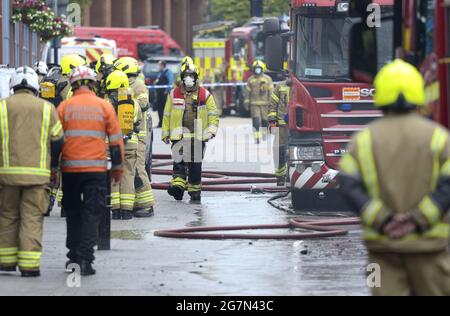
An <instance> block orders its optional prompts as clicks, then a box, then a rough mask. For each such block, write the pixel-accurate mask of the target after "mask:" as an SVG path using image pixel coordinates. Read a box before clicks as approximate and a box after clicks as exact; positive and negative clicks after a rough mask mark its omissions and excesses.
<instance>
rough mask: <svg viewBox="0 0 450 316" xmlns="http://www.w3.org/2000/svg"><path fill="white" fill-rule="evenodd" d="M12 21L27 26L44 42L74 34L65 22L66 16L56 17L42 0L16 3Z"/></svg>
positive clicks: (17, 1)
mask: <svg viewBox="0 0 450 316" xmlns="http://www.w3.org/2000/svg"><path fill="white" fill-rule="evenodd" d="M11 21H12V22H14V23H18V22H22V23H23V24H25V25H27V26H28V27H29V28H30V30H31V31H32V32H35V33H37V34H38V35H39V37H40V38H41V41H42V42H47V41H50V40H52V39H53V38H55V37H65V36H70V35H72V34H73V28H72V27H71V26H70V24H69V23H68V22H67V21H66V20H65V16H64V15H62V16H61V17H56V16H55V13H54V12H53V11H52V9H50V8H49V7H48V6H47V5H46V4H45V2H44V1H41V0H16V1H14V4H13V14H12V16H11Z"/></svg>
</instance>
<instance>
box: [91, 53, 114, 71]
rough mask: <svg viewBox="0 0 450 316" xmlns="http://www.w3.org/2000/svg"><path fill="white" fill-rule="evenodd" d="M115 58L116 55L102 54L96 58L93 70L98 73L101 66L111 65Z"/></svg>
mask: <svg viewBox="0 0 450 316" xmlns="http://www.w3.org/2000/svg"><path fill="white" fill-rule="evenodd" d="M115 60H116V57H114V55H112V54H108V53H106V54H103V55H101V56H100V58H99V59H98V60H97V64H96V65H95V71H96V72H97V73H98V72H100V71H101V69H102V67H104V66H108V65H109V66H112V65H114V61H115Z"/></svg>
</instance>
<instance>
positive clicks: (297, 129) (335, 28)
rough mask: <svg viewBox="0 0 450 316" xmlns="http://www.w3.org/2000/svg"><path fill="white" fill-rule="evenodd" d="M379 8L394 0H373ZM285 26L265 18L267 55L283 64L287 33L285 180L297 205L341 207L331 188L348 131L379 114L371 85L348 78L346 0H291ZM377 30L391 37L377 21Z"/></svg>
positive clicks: (385, 54)
mask: <svg viewBox="0 0 450 316" xmlns="http://www.w3.org/2000/svg"><path fill="white" fill-rule="evenodd" d="M376 3H377V4H379V5H380V9H381V11H382V12H387V11H389V10H392V4H393V0H384V1H383V0H381V1H376ZM291 7H292V9H291V32H290V33H287V34H286V35H283V32H282V31H281V30H280V29H279V27H278V26H277V25H278V24H277V22H276V21H273V22H267V23H265V25H264V31H265V33H266V35H268V37H267V40H266V46H270V48H271V49H270V50H267V51H266V61H267V63H268V67H269V69H271V70H272V71H274V72H277V73H281V72H282V64H283V61H282V58H281V56H282V55H283V48H282V47H283V42H284V41H283V38H286V36H289V37H291V45H290V47H291V48H290V50H291V51H290V57H289V79H290V80H289V81H290V82H291V83H292V85H291V94H290V101H289V107H288V127H289V143H288V148H289V153H288V166H289V181H288V186H289V187H290V189H291V194H292V202H293V206H294V208H295V209H302V210H321V211H323V210H325V211H326V210H336V209H337V208H341V209H343V208H345V203H344V201H343V199H341V197H340V195H339V192H338V190H337V183H336V176H337V174H338V171H337V167H338V162H339V159H340V158H341V157H342V155H343V154H344V153H345V152H346V146H347V144H348V143H349V141H350V138H351V135H352V134H353V133H354V132H356V131H359V130H361V129H362V128H363V127H364V126H365V125H366V124H367V123H369V122H371V121H372V120H374V119H376V118H378V117H380V116H382V114H381V112H379V111H377V110H376V109H375V108H374V105H373V95H374V89H373V88H372V86H371V85H370V84H368V83H362V82H358V81H354V80H352V77H351V73H350V53H349V51H350V47H349V45H350V31H351V29H352V27H353V25H354V19H352V18H351V17H350V14H349V11H350V1H339V0H292V3H291ZM382 26H383V27H380V28H379V30H378V32H379V33H380V34H383V35H384V36H385V38H389V37H392V28H390V27H389V26H390V25H388V24H384V23H383V24H382ZM379 54H380V60H382V59H385V60H388V59H390V58H391V47H390V45H388V44H387V45H379Z"/></svg>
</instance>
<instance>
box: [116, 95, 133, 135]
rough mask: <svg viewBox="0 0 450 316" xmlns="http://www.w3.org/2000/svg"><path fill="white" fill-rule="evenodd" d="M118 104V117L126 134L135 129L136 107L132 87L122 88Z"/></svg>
mask: <svg viewBox="0 0 450 316" xmlns="http://www.w3.org/2000/svg"><path fill="white" fill-rule="evenodd" d="M118 101H119V104H118V105H117V117H118V119H119V125H120V128H121V130H122V133H123V134H124V135H128V134H129V133H131V132H132V131H133V130H134V114H135V113H134V107H135V102H134V100H133V92H132V90H131V88H120V89H119V96H118Z"/></svg>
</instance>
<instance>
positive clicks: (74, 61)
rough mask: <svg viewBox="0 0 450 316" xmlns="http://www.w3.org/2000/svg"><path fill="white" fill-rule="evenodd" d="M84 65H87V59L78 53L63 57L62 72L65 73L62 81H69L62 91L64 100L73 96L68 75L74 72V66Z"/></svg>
mask: <svg viewBox="0 0 450 316" xmlns="http://www.w3.org/2000/svg"><path fill="white" fill-rule="evenodd" d="M83 65H87V63H86V59H85V58H83V56H80V55H77V54H71V55H66V56H64V57H63V58H62V59H61V72H62V75H63V79H62V82H64V83H67V85H66V86H65V87H64V88H63V89H62V90H61V92H60V97H61V100H62V101H64V100H67V99H69V98H70V97H71V96H72V88H71V85H70V83H69V81H68V79H67V76H68V75H69V74H70V73H71V72H72V70H73V69H74V68H76V67H78V66H83ZM62 82H61V83H62Z"/></svg>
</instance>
